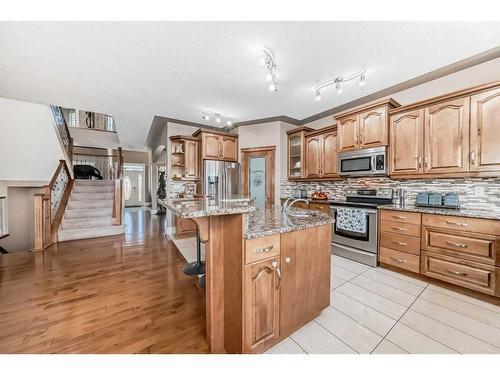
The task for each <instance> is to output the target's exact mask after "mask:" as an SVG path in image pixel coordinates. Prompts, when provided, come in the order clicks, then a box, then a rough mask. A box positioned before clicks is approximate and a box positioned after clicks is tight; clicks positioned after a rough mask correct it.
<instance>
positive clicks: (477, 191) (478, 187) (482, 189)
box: [474, 186, 484, 195]
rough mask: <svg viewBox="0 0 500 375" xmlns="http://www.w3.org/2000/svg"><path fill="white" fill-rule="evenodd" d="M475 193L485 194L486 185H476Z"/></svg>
mask: <svg viewBox="0 0 500 375" xmlns="http://www.w3.org/2000/svg"><path fill="white" fill-rule="evenodd" d="M474 195H484V186H474Z"/></svg>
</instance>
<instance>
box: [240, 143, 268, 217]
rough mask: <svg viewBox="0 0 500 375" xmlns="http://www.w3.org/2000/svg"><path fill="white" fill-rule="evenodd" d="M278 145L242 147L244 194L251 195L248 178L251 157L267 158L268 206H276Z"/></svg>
mask: <svg viewBox="0 0 500 375" xmlns="http://www.w3.org/2000/svg"><path fill="white" fill-rule="evenodd" d="M275 154H276V146H262V147H249V148H242V149H241V184H242V192H243V196H245V197H248V196H250V191H249V185H248V183H249V179H248V165H249V164H248V162H249V159H250V157H267V158H266V207H271V206H274V202H275V198H276V191H275V190H274V174H275V170H276V168H275V160H276V157H275Z"/></svg>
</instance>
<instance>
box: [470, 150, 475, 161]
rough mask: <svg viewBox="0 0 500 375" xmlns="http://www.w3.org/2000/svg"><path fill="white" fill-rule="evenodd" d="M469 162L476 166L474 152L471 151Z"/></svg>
mask: <svg viewBox="0 0 500 375" xmlns="http://www.w3.org/2000/svg"><path fill="white" fill-rule="evenodd" d="M470 162H471V164H476V152H475V151H471V153H470Z"/></svg>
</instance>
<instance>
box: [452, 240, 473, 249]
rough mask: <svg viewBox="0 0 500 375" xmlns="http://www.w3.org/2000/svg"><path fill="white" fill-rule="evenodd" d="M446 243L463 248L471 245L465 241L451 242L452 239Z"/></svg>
mask: <svg viewBox="0 0 500 375" xmlns="http://www.w3.org/2000/svg"><path fill="white" fill-rule="evenodd" d="M446 243H447V244H448V245H451V246H455V247H461V248H466V247H469V245H466V244H464V243H455V242H450V241H446Z"/></svg>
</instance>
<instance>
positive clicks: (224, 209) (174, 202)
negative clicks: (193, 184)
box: [158, 198, 255, 218]
mask: <svg viewBox="0 0 500 375" xmlns="http://www.w3.org/2000/svg"><path fill="white" fill-rule="evenodd" d="M158 203H159V204H161V205H162V206H164V207H166V208H168V209H169V210H171V211H172V213H174V214H175V215H178V216H179V217H182V218H195V217H204V216H217V215H232V214H246V213H250V212H252V211H254V210H255V207H254V206H253V205H252V203H251V202H250V201H249V200H248V199H235V198H233V199H225V200H224V199H221V200H211V199H207V198H192V199H191V198H188V199H183V198H181V199H164V200H161V201H158Z"/></svg>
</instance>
